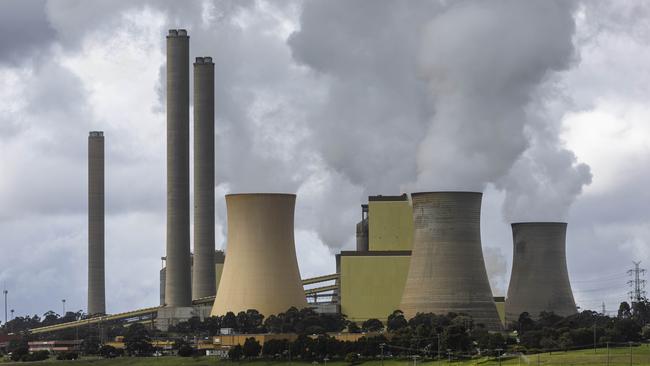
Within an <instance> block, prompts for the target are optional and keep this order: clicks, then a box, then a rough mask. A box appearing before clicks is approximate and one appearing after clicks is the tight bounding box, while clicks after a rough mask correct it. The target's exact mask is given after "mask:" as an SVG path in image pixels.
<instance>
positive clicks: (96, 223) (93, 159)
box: [87, 131, 106, 315]
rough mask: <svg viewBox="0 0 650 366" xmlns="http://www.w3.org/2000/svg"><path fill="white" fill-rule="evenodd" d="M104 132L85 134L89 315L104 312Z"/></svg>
mask: <svg viewBox="0 0 650 366" xmlns="http://www.w3.org/2000/svg"><path fill="white" fill-rule="evenodd" d="M104 270H105V268H104V133H103V132H102V131H91V132H90V134H89V135H88V309H87V311H88V315H98V314H105V313H106V292H105V291H106V290H105V277H104V276H105V274H104Z"/></svg>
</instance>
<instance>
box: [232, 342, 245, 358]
mask: <svg viewBox="0 0 650 366" xmlns="http://www.w3.org/2000/svg"><path fill="white" fill-rule="evenodd" d="M243 355H244V350H243V349H242V346H240V345H236V346H234V347H233V348H231V349H229V350H228V359H229V360H230V361H239V360H240V359H241V358H242V356H243Z"/></svg>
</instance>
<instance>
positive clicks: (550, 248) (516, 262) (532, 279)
mask: <svg viewBox="0 0 650 366" xmlns="http://www.w3.org/2000/svg"><path fill="white" fill-rule="evenodd" d="M566 227H567V225H566V223H554V222H529V223H517V224H512V238H513V243H514V248H513V261H512V274H511V277H510V285H509V286H508V296H507V298H506V322H507V323H510V322H512V321H516V320H517V319H519V315H520V314H521V313H522V312H524V311H526V312H528V313H529V314H530V316H531V317H532V318H535V319H536V318H538V317H539V313H540V312H542V311H552V312H554V313H555V314H557V315H560V316H568V315H571V314H575V313H576V311H577V309H576V304H575V301H574V298H573V292H572V291H571V283H570V282H569V274H568V271H567V263H566V252H565V250H566V249H565V248H566Z"/></svg>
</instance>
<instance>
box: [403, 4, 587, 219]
mask: <svg viewBox="0 0 650 366" xmlns="http://www.w3.org/2000/svg"><path fill="white" fill-rule="evenodd" d="M573 11H574V7H573V5H572V4H571V3H570V2H560V1H525V2H524V1H496V2H482V1H476V2H464V3H461V4H459V5H457V6H452V7H451V8H449V9H446V10H445V11H443V12H442V13H441V14H439V15H437V16H436V17H434V19H433V20H432V21H431V22H429V23H428V24H427V25H426V26H425V28H424V31H423V37H422V48H421V54H420V61H421V63H420V70H421V72H422V76H423V77H424V78H425V79H426V80H427V81H428V85H429V90H430V92H431V98H432V103H433V106H434V110H435V112H434V115H433V118H432V121H431V124H430V126H429V129H428V132H427V135H426V137H425V139H424V141H422V143H421V144H420V146H419V149H418V155H417V166H418V176H417V180H416V182H415V184H414V186H415V187H416V188H417V189H420V190H425V189H428V190H430V189H442V190H457V189H461V190H483V189H484V188H485V187H486V185H487V184H490V183H492V184H495V185H496V186H497V187H498V188H502V189H505V190H506V201H505V206H504V212H505V215H506V217H507V219H509V220H527V219H561V218H563V217H564V216H565V214H566V210H567V209H568V207H569V205H570V204H571V203H572V201H573V200H574V198H575V197H576V195H577V194H579V193H580V190H581V188H582V186H583V185H584V184H588V183H589V182H590V174H589V169H588V167H587V166H585V165H579V166H575V164H574V161H575V157H574V156H573V155H572V153H571V152H570V151H567V150H566V149H563V148H562V147H561V141H560V140H559V139H558V134H559V131H558V128H557V123H556V122H555V121H549V120H547V119H545V118H544V117H546V114H545V113H544V104H543V103H540V102H538V99H541V100H543V99H544V98H546V97H547V95H546V94H544V93H543V92H544V91H548V90H552V89H551V88H544V87H543V86H544V85H545V84H547V83H550V80H552V76H553V73H554V72H557V71H562V70H565V69H567V68H568V67H570V66H571V65H572V61H573V59H574V48H573V43H572V37H573V34H574V31H575V24H574V20H573ZM536 211H542V212H540V213H536Z"/></svg>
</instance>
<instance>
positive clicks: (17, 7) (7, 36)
mask: <svg viewBox="0 0 650 366" xmlns="http://www.w3.org/2000/svg"><path fill="white" fill-rule="evenodd" d="M55 37H56V32H55V31H54V29H53V28H52V27H51V26H50V23H49V21H48V19H47V15H46V14H45V0H4V1H2V2H1V3H0V63H3V62H4V63H11V64H24V63H25V62H26V61H28V60H29V59H30V58H31V57H33V56H34V55H35V54H38V53H41V52H43V51H47V49H48V48H49V47H50V45H51V42H52V41H53V40H54V39H55Z"/></svg>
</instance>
